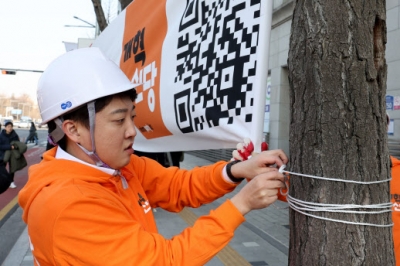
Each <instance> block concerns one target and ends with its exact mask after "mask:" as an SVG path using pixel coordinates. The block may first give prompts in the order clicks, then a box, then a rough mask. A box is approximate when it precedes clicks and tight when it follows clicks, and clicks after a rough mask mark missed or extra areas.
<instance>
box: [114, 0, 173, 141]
mask: <svg viewBox="0 0 400 266" xmlns="http://www.w3.org/2000/svg"><path fill="white" fill-rule="evenodd" d="M165 4H166V3H165V0H164V1H146V0H136V1H134V2H132V3H131V4H130V5H129V6H128V7H127V9H126V16H125V29H124V38H123V43H122V45H123V46H122V56H121V61H120V68H121V69H122V70H123V71H124V72H125V74H126V75H127V76H128V78H130V79H131V80H132V82H133V83H139V84H142V85H141V86H138V87H136V92H137V94H138V97H137V100H136V113H137V116H136V118H135V124H136V127H137V128H138V129H139V130H140V132H141V133H142V134H143V136H144V137H145V138H146V139H153V138H159V137H164V136H169V135H172V134H171V132H170V131H169V130H168V129H167V128H166V126H165V124H164V122H163V119H162V116H161V107H160V100H161V99H160V71H161V51H162V45H163V42H164V39H165V36H166V34H167V17H166V10H165ZM138 10H140V12H138Z"/></svg>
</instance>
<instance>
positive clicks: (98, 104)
mask: <svg viewBox="0 0 400 266" xmlns="http://www.w3.org/2000/svg"><path fill="white" fill-rule="evenodd" d="M127 97H128V98H129V99H131V101H132V102H133V101H134V100H136V97H137V94H136V90H135V89H131V90H128V91H124V92H120V93H117V94H113V95H109V96H104V97H102V98H99V99H96V100H95V104H94V106H95V110H96V113H98V112H100V111H101V110H103V109H104V108H105V107H106V106H107V105H108V104H109V103H110V102H111V101H112V99H113V98H127ZM63 119H64V120H67V119H70V120H73V121H76V122H79V123H81V124H83V125H84V126H85V127H86V128H88V129H89V113H88V109H87V105H86V104H84V105H82V106H80V107H78V108H77V109H75V110H73V111H71V112H69V113H67V114H65V115H63ZM47 126H48V128H49V132H52V131H53V130H54V129H56V123H55V122H54V121H53V120H52V121H49V122H48V123H47ZM57 144H58V145H59V146H60V147H61V148H62V149H63V150H65V149H66V145H67V143H66V137H65V136H64V137H63V138H62V139H61V140H59V141H58V143H57Z"/></svg>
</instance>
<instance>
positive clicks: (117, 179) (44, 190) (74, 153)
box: [19, 48, 287, 266]
mask: <svg viewBox="0 0 400 266" xmlns="http://www.w3.org/2000/svg"><path fill="white" fill-rule="evenodd" d="M134 87H135V85H134V84H132V83H130V81H129V80H128V78H127V77H126V76H125V75H124V73H123V72H122V71H121V70H120V69H119V68H118V66H117V65H115V64H114V63H113V62H111V61H110V60H108V59H107V58H106V57H105V56H104V55H103V54H102V53H101V51H100V50H99V49H98V48H84V49H78V50H74V51H71V52H68V53H66V54H65V55H63V56H61V57H59V58H58V59H56V60H55V61H54V62H53V63H51V64H50V65H49V67H48V68H47V69H46V71H45V72H44V73H43V75H42V77H41V79H40V81H39V85H38V103H39V107H40V111H41V116H42V119H43V122H47V123H48V125H49V130H50V131H51V133H50V139H51V141H52V142H54V144H57V146H56V147H54V148H52V149H50V150H49V151H47V152H46V153H44V155H43V160H42V162H40V163H39V164H37V165H34V166H31V167H30V169H29V181H28V183H27V184H26V185H25V187H24V188H23V189H22V190H21V192H20V194H19V203H20V205H21V207H22V208H23V209H24V213H23V219H24V221H25V222H26V223H27V224H28V233H29V237H30V240H31V244H32V245H31V248H32V254H33V256H34V262H35V265H41V266H45V265H146V266H148V265H204V264H205V263H206V262H207V261H208V260H210V259H211V258H212V257H213V256H214V255H215V254H216V253H218V251H220V250H221V249H222V248H223V247H224V246H225V245H227V244H228V242H229V240H230V239H231V238H232V237H233V234H234V231H235V229H236V228H237V227H238V226H239V225H240V224H241V223H242V222H244V220H245V218H244V215H245V214H246V213H248V212H249V211H251V210H254V209H260V208H265V207H267V206H269V205H270V204H271V203H273V202H274V201H275V200H276V199H277V192H278V190H279V189H280V188H282V187H284V184H283V182H282V181H283V175H282V174H281V173H279V172H278V171H277V168H276V167H271V166H278V167H280V166H281V165H282V164H285V163H287V157H286V155H285V154H284V153H283V152H282V151H280V150H276V151H268V152H263V153H261V154H259V155H257V156H254V157H253V158H251V159H250V160H247V161H245V162H238V163H236V162H235V163H232V162H231V163H228V164H227V163H226V162H223V161H221V162H218V163H215V164H213V165H210V166H205V167H201V168H195V169H193V170H191V171H187V170H181V169H179V168H177V167H169V168H164V167H162V166H161V165H159V164H158V163H157V162H155V161H153V160H151V159H148V158H145V157H137V156H136V155H133V154H132V153H133V149H132V145H133V142H134V138H135V135H136V129H135V126H134V117H135V116H136V112H135V106H134V104H133V101H134V99H135V97H136V92H135V90H134V89H133V88H134ZM137 115H138V116H140V114H137ZM243 178H247V179H249V182H248V183H247V184H246V185H245V186H244V187H243V188H242V189H241V190H240V191H239V192H238V193H237V194H236V195H235V196H233V197H232V198H231V199H230V200H227V201H226V202H224V203H223V204H221V206H219V207H218V208H217V209H215V210H213V211H211V212H210V214H209V215H207V216H203V217H200V218H199V219H198V220H197V222H196V223H195V224H194V226H193V227H191V228H188V229H186V230H184V231H183V232H182V233H181V234H179V235H177V236H175V237H174V238H173V239H170V240H168V239H165V238H164V237H163V236H161V235H160V234H158V232H157V227H156V223H155V220H154V217H153V213H152V211H151V209H152V208H155V207H161V208H163V209H165V210H168V211H172V212H178V211H180V210H182V209H183V208H184V207H185V206H190V207H198V206H200V205H201V204H204V203H209V202H211V201H213V200H215V199H217V198H219V197H221V196H223V195H224V194H226V193H228V192H230V191H232V190H233V189H234V188H235V187H236V186H237V185H238V184H239V183H240V181H241V180H242V179H243ZM250 180H251V181H250Z"/></svg>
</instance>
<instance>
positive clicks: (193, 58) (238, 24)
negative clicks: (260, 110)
mask: <svg viewBox="0 0 400 266" xmlns="http://www.w3.org/2000/svg"><path fill="white" fill-rule="evenodd" d="M260 1H261V0H242V1H240V0H217V1H215V0H214V1H207V0H203V1H201V0H187V5H186V9H185V12H184V13H183V15H182V18H181V23H180V27H179V39H178V47H177V51H178V53H177V66H176V76H175V84H178V85H179V86H180V87H182V90H181V91H180V92H179V93H177V94H175V96H174V98H175V99H174V100H175V118H176V121H177V125H178V127H179V128H180V130H181V131H182V132H183V133H189V132H194V131H200V130H204V129H206V128H212V127H216V126H220V125H223V124H232V123H233V122H234V118H235V117H240V119H241V120H242V121H245V122H251V121H252V114H251V111H252V108H249V107H252V106H253V101H254V99H253V97H254V94H253V83H254V77H255V74H256V61H257V60H256V59H257V58H256V56H257V55H256V52H257V45H258V38H259V29H260V8H261V3H260Z"/></svg>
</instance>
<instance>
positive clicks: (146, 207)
mask: <svg viewBox="0 0 400 266" xmlns="http://www.w3.org/2000/svg"><path fill="white" fill-rule="evenodd" d="M138 197H139V200H138V203H139V206H142V208H143V211H144V213H148V212H149V211H150V210H151V206H150V203H149V201H148V200H147V199H145V198H143V196H142V195H140V193H138Z"/></svg>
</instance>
